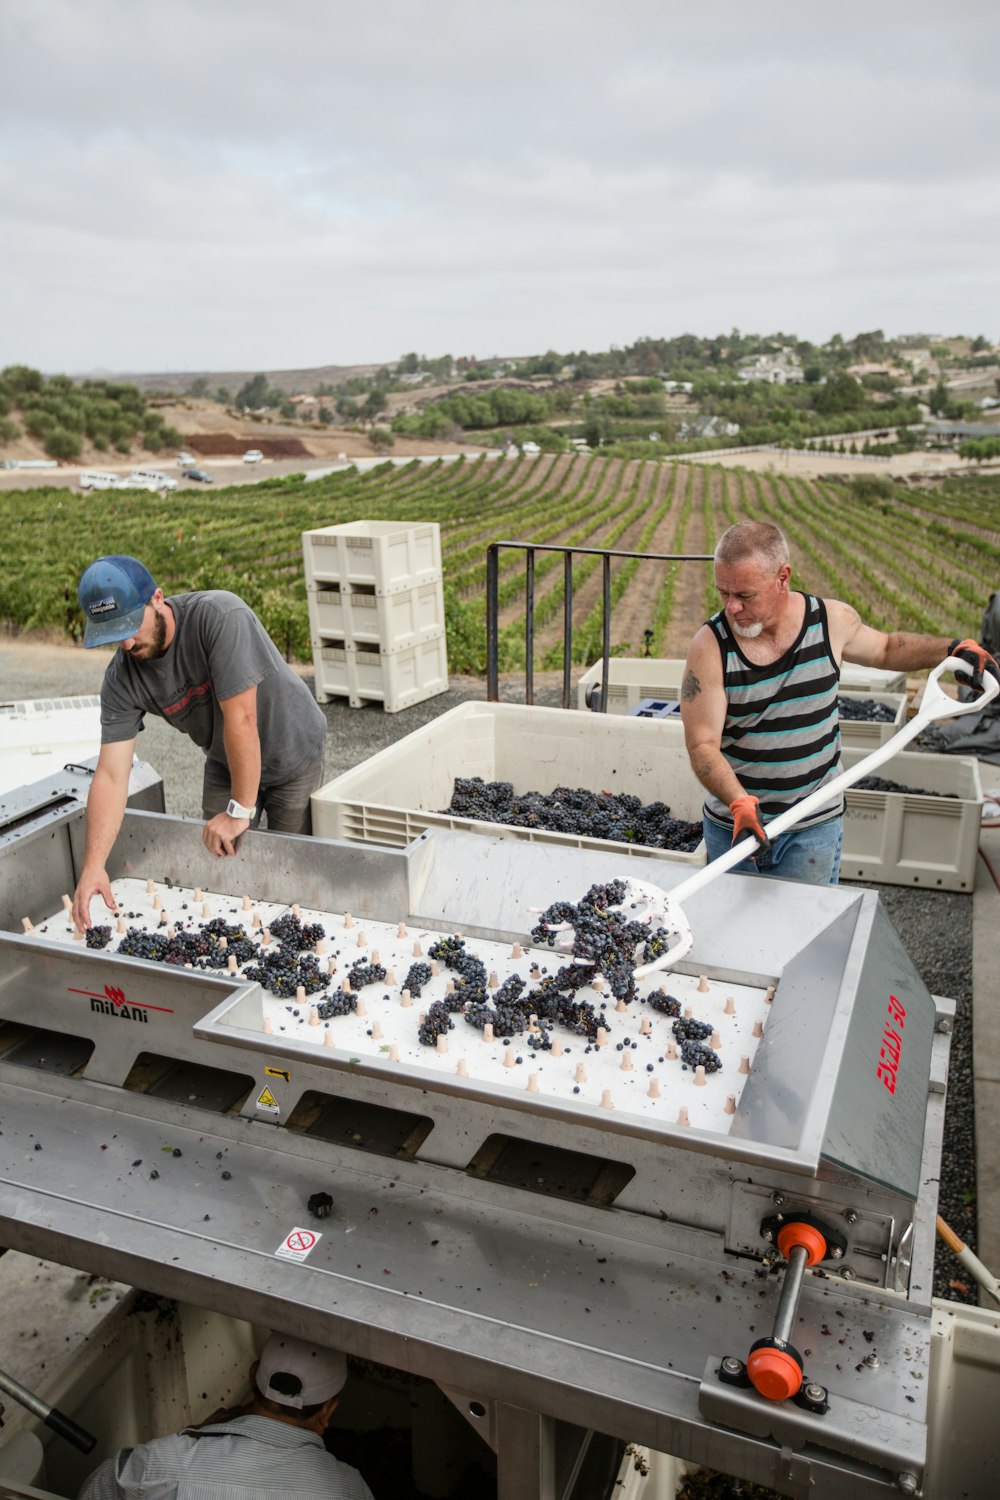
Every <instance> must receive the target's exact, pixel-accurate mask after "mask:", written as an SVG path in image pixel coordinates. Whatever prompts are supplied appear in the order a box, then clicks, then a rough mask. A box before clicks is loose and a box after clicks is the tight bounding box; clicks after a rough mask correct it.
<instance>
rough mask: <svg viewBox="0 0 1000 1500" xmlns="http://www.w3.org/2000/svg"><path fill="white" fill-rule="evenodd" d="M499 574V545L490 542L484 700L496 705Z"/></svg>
mask: <svg viewBox="0 0 1000 1500" xmlns="http://www.w3.org/2000/svg"><path fill="white" fill-rule="evenodd" d="M499 574H500V545H499V543H498V542H491V543H490V545H489V546H488V547H487V549H486V700H487V702H488V703H496V702H497V700H498V699H499V697H500V662H499V633H500V620H499V618H498V604H499V597H500V578H499Z"/></svg>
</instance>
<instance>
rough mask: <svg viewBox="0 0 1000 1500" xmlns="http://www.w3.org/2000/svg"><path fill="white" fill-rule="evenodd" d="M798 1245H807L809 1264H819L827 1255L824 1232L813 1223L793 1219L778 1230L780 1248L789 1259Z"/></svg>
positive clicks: (807, 1263)
mask: <svg viewBox="0 0 1000 1500" xmlns="http://www.w3.org/2000/svg"><path fill="white" fill-rule="evenodd" d="M796 1245H804V1246H805V1249H806V1252H807V1255H808V1259H807V1260H806V1265H807V1266H815V1265H817V1264H818V1263H819V1261H821V1260H823V1259H824V1257H825V1255H826V1249H827V1246H826V1237H825V1236H824V1235H823V1233H822V1232H821V1231H820V1230H819V1229H814V1228H813V1226H812V1225H811V1224H796V1223H795V1222H794V1220H793V1221H791V1222H790V1223H788V1224H783V1225H782V1226H781V1228H780V1229H779V1230H778V1249H779V1250H780V1251H781V1253H782V1255H783V1256H784V1257H785V1259H786V1260H787V1259H788V1257H789V1255H790V1254H791V1252H792V1251H793V1250H794V1249H795V1247H796Z"/></svg>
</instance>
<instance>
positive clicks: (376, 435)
mask: <svg viewBox="0 0 1000 1500" xmlns="http://www.w3.org/2000/svg"><path fill="white" fill-rule="evenodd" d="M368 441H369V442H370V443H371V445H372V447H373V448H378V449H379V450H380V451H382V450H383V449H386V448H392V447H393V446H394V444H395V442H396V439H395V436H394V435H393V434H392V433H391V432H390V431H389V429H388V427H373V428H372V430H371V432H370V433H369V434H368Z"/></svg>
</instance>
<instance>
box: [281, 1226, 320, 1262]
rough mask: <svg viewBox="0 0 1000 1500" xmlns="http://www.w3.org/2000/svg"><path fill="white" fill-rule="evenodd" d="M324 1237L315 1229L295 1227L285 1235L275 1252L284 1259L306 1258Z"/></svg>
mask: <svg viewBox="0 0 1000 1500" xmlns="http://www.w3.org/2000/svg"><path fill="white" fill-rule="evenodd" d="M322 1238H323V1236H322V1235H321V1234H317V1233H316V1231H315V1230H314V1229H293V1230H291V1232H290V1233H289V1234H286V1235H285V1238H284V1239H283V1240H282V1242H281V1244H280V1245H279V1246H278V1248H277V1250H275V1252H274V1253H275V1255H279V1256H280V1257H281V1258H282V1260H305V1258H306V1256H307V1255H310V1254H311V1253H312V1251H313V1250H315V1248H316V1246H317V1245H318V1244H319V1242H320V1240H321V1239H322Z"/></svg>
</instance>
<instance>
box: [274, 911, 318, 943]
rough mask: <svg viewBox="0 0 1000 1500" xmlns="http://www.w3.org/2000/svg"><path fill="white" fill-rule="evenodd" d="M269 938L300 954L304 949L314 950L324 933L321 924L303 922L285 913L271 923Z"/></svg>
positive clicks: (289, 913)
mask: <svg viewBox="0 0 1000 1500" xmlns="http://www.w3.org/2000/svg"><path fill="white" fill-rule="evenodd" d="M271 936H272V937H273V938H276V939H277V941H278V942H279V943H281V945H282V947H288V948H291V949H293V950H294V952H296V953H301V952H302V950H303V949H304V948H315V946H316V944H317V943H319V942H322V940H323V938H324V937H325V936H326V932H325V931H324V929H323V925H322V923H320V922H303V921H302V920H301V918H299V917H296V916H294V915H293V914H292V913H291V912H286V913H285V915H284V916H283V917H277V918H276V919H275V921H273V922H272V923H271Z"/></svg>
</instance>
